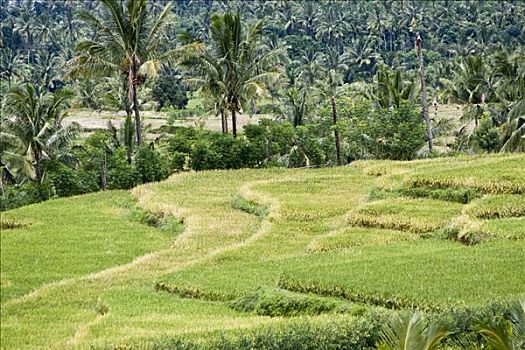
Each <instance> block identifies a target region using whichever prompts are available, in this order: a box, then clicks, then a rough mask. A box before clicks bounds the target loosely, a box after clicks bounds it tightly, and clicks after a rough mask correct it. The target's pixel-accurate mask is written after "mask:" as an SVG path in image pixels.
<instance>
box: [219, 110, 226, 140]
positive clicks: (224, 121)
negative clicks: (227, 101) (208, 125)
mask: <svg viewBox="0 0 525 350" xmlns="http://www.w3.org/2000/svg"><path fill="white" fill-rule="evenodd" d="M220 112H221V127H222V133H223V134H227V133H228V126H227V124H226V123H227V121H226V115H225V114H224V109H222V108H221V109H220Z"/></svg>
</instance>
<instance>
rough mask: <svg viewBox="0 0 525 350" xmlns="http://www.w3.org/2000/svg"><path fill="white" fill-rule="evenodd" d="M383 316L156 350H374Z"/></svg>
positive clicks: (286, 326) (172, 342)
mask: <svg viewBox="0 0 525 350" xmlns="http://www.w3.org/2000/svg"><path fill="white" fill-rule="evenodd" d="M385 321H386V314H384V313H377V312H374V313H369V314H367V315H366V316H365V317H362V318H359V319H355V318H350V319H334V320H329V321H326V322H315V321H308V320H301V319H299V320H295V321H291V322H287V323H277V324H274V325H270V326H263V327H258V328H255V329H253V330H245V331H244V332H228V333H227V332H220V333H218V334H214V335H211V336H208V337H207V339H206V340H204V341H202V342H198V343H197V342H192V341H189V340H188V341H186V340H184V339H164V340H159V341H157V342H156V343H155V344H154V346H153V349H159V350H160V349H194V350H197V349H199V350H211V349H213V350H221V349H228V350H244V349H266V350H334V349H339V350H353V349H373V348H375V344H376V342H377V341H378V340H379V333H380V330H381V325H382V324H383V323H384V322H385Z"/></svg>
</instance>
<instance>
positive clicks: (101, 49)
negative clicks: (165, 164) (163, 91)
mask: <svg viewBox="0 0 525 350" xmlns="http://www.w3.org/2000/svg"><path fill="white" fill-rule="evenodd" d="M100 2H101V4H102V5H103V10H104V11H103V13H102V16H101V17H97V16H95V15H93V14H91V13H88V12H85V11H84V12H81V13H80V14H79V17H80V18H81V19H82V20H83V21H84V22H86V23H87V24H88V25H89V26H90V27H91V29H92V31H93V32H92V35H93V39H91V40H84V41H82V42H81V43H79V44H78V45H77V51H78V52H79V55H78V56H77V57H75V58H73V59H72V60H71V61H70V62H69V68H70V71H69V75H70V76H71V77H75V76H76V75H79V74H89V75H106V76H107V75H112V74H115V73H118V74H122V75H124V76H126V77H127V79H128V88H129V97H128V98H129V100H130V103H131V102H133V106H134V107H133V108H134V113H135V128H136V130H135V131H136V132H135V135H136V136H137V143H138V144H140V143H141V141H142V140H141V134H142V133H141V122H140V115H139V108H138V101H137V86H138V85H139V84H141V83H143V82H144V81H145V80H146V78H147V77H148V76H150V77H155V76H156V75H157V71H158V70H159V68H160V66H161V64H162V63H164V62H166V61H167V59H168V58H169V57H170V53H172V52H173V50H172V51H168V52H165V53H161V52H160V51H161V46H162V43H163V40H162V39H163V38H164V34H165V31H166V28H167V25H168V24H169V22H170V18H171V7H172V5H171V3H170V4H168V5H166V6H165V7H164V10H163V11H162V12H161V13H160V15H159V16H158V17H157V18H155V19H152V18H150V15H149V12H148V3H147V0H128V1H127V2H126V5H124V3H123V2H121V1H118V0H100Z"/></svg>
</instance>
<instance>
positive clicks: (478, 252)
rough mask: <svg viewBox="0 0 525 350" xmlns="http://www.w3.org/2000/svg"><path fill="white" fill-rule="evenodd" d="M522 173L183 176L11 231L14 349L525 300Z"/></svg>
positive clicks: (39, 210) (501, 167)
mask: <svg viewBox="0 0 525 350" xmlns="http://www.w3.org/2000/svg"><path fill="white" fill-rule="evenodd" d="M524 164H525V155H523V154H521V155H500V156H476V157H456V158H452V157H451V158H438V159H433V160H418V161H411V162H393V161H359V162H355V163H352V164H351V165H349V166H345V167H336V168H320V169H278V168H276V169H257V170H256V169H251V170H235V171H206V172H185V173H180V174H176V175H173V176H172V177H170V178H169V179H168V180H166V181H163V182H160V183H150V184H146V185H142V186H139V187H137V188H135V189H133V190H132V191H131V195H130V193H129V192H124V191H106V192H98V193H94V194H89V195H84V196H78V197H71V198H60V199H55V200H50V201H47V202H43V203H40V204H35V205H30V206H26V207H22V208H18V209H15V210H11V211H8V212H5V213H2V232H1V251H2V254H1V310H2V315H1V324H2V334H1V347H2V349H35V348H77V347H78V348H89V347H90V346H92V347H95V348H105V347H109V348H112V347H113V346H122V347H123V348H124V346H135V347H137V348H138V347H139V346H140V348H147V347H148V346H149V347H152V348H154V347H155V346H158V348H160V345H159V344H161V343H162V344H164V343H166V344H167V343H170V342H171V343H173V342H175V339H179V338H180V339H185V340H186V341H190V342H191V341H196V342H205V341H207V340H208V339H209V338H210V337H208V335H209V334H214V335H216V334H217V332H219V331H220V332H221V334H222V332H227V331H230V330H231V331H234V333H235V334H237V331H238V330H239V331H240V330H242V332H246V329H259V328H260V327H270V328H264V329H278V328H272V327H287V325H291V324H295V323H297V322H299V323H306V324H310V323H311V324H315V325H317V326H318V327H323V325H333V324H339V325H347V324H350V325H351V326H348V327H350V329H354V328H352V327H358V326H355V325H356V324H359V323H358V322H359V320H360V319H361V318H362V317H365V316H366V315H367V314H368V313H369V312H386V311H384V310H386V309H412V308H417V309H420V310H424V311H429V312H441V311H444V310H450V309H458V308H459V309H461V308H473V307H480V306H483V305H486V304H488V303H492V302H494V301H498V300H509V299H515V298H523V297H525V290H524V288H523V286H524V285H525V275H524V274H523V273H522V271H525V253H524V252H525V166H524ZM284 329H285V328H284ZM327 337H328V335H327ZM211 338H213V337H211ZM327 341H328V340H327ZM173 344H176V343H173ZM146 345H147V346H146ZM126 348H127V347H126Z"/></svg>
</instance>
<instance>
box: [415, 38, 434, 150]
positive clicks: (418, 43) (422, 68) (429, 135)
mask: <svg viewBox="0 0 525 350" xmlns="http://www.w3.org/2000/svg"><path fill="white" fill-rule="evenodd" d="M421 44H422V40H421V35H419V33H418V34H417V37H416V52H417V57H418V59H419V79H420V81H421V105H422V107H423V119H424V120H425V124H426V127H427V140H428V151H429V152H430V153H432V127H431V126H430V117H429V115H428V99H427V97H428V96H427V85H426V83H425V65H424V62H423V48H422V45H421Z"/></svg>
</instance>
